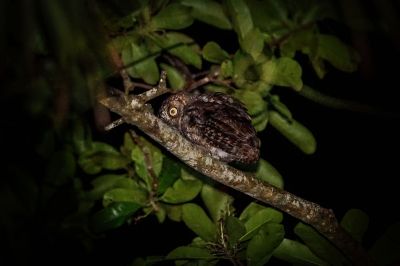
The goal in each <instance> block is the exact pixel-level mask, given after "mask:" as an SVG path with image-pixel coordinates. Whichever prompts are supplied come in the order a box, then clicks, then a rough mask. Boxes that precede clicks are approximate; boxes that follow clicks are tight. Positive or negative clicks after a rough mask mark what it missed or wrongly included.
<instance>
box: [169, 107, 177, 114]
mask: <svg viewBox="0 0 400 266" xmlns="http://www.w3.org/2000/svg"><path fill="white" fill-rule="evenodd" d="M177 114H178V109H176V108H175V107H172V108H171V109H169V115H170V116H176V115H177Z"/></svg>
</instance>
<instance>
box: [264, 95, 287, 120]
mask: <svg viewBox="0 0 400 266" xmlns="http://www.w3.org/2000/svg"><path fill="white" fill-rule="evenodd" d="M269 103H270V104H271V107H272V108H273V109H274V110H276V111H278V113H280V114H281V115H282V116H283V117H286V118H287V119H288V120H291V119H292V118H293V117H292V113H291V112H290V110H289V108H288V107H287V106H286V105H285V104H283V103H282V102H281V101H280V99H279V96H278V95H271V97H270V101H269ZM271 107H270V109H272V108H271Z"/></svg>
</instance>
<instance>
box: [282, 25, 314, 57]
mask: <svg viewBox="0 0 400 266" xmlns="http://www.w3.org/2000/svg"><path fill="white" fill-rule="evenodd" d="M317 49H318V35H317V31H316V30H315V28H311V29H304V30H299V31H296V32H294V33H293V34H291V35H290V36H289V38H288V39H287V40H286V41H285V42H283V43H282V45H281V46H280V54H281V56H283V57H290V58H293V57H294V56H295V53H296V51H301V52H302V53H304V54H306V55H309V57H310V58H314V57H315V55H316V54H317Z"/></svg>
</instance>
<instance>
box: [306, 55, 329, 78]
mask: <svg viewBox="0 0 400 266" xmlns="http://www.w3.org/2000/svg"><path fill="white" fill-rule="evenodd" d="M310 60H311V64H312V67H313V68H314V71H315V73H316V74H317V76H318V77H319V78H320V79H322V78H324V77H325V74H326V69H325V63H324V60H322V59H321V57H315V58H312V59H310Z"/></svg>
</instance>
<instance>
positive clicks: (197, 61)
mask: <svg viewBox="0 0 400 266" xmlns="http://www.w3.org/2000/svg"><path fill="white" fill-rule="evenodd" d="M152 40H153V41H154V42H155V43H156V44H157V45H158V46H160V47H161V48H163V49H167V51H168V52H169V53H170V54H173V55H175V56H177V57H178V58H180V59H181V60H182V61H183V62H184V63H185V64H188V65H192V66H194V67H196V68H198V69H201V63H202V61H201V56H200V53H199V48H198V46H197V45H196V44H195V43H194V41H193V39H192V38H190V37H189V36H187V35H185V34H182V33H178V32H168V33H165V34H163V35H152ZM171 47H174V48H171Z"/></svg>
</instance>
